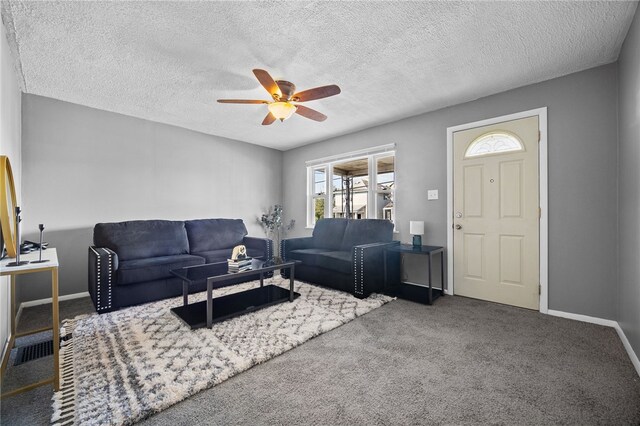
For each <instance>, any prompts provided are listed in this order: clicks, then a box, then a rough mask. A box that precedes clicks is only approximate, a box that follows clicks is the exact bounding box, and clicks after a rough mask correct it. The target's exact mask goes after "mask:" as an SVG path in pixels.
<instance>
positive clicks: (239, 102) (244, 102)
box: [218, 99, 269, 104]
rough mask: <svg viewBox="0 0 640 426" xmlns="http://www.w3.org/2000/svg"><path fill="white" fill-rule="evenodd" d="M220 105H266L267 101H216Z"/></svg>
mask: <svg viewBox="0 0 640 426" xmlns="http://www.w3.org/2000/svg"><path fill="white" fill-rule="evenodd" d="M218 102H220V103H221V104H268V103H269V101H258V100H252V99H218Z"/></svg>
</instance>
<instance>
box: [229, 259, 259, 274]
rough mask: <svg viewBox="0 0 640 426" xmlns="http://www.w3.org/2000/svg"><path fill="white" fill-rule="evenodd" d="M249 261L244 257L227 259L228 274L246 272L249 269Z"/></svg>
mask: <svg viewBox="0 0 640 426" xmlns="http://www.w3.org/2000/svg"><path fill="white" fill-rule="evenodd" d="M252 260H253V259H251V258H250V257H245V258H244V259H238V260H233V259H227V265H228V267H229V273H235V272H242V271H248V270H250V269H251V261H252Z"/></svg>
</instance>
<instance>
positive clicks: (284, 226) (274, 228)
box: [259, 204, 296, 263]
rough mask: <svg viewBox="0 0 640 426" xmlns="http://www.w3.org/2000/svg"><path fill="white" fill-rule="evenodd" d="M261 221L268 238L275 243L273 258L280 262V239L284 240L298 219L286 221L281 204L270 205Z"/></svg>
mask: <svg viewBox="0 0 640 426" xmlns="http://www.w3.org/2000/svg"><path fill="white" fill-rule="evenodd" d="M259 221H260V223H261V224H262V227H263V228H264V232H265V234H266V235H267V238H271V239H272V240H273V243H274V244H275V247H274V249H273V260H274V261H275V262H276V263H278V262H280V261H281V256H280V254H281V253H280V241H282V238H283V237H284V236H285V234H286V232H287V231H290V230H291V229H292V228H293V226H294V225H295V223H296V221H295V220H293V219H292V220H291V221H289V222H288V223H285V220H284V213H283V208H282V206H281V205H280V204H276V205H274V206H273V207H269V210H268V211H267V213H264V214H263V215H262V217H260V220H259Z"/></svg>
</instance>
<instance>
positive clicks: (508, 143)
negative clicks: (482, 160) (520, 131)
mask: <svg viewBox="0 0 640 426" xmlns="http://www.w3.org/2000/svg"><path fill="white" fill-rule="evenodd" d="M510 151H524V146H523V145H522V142H520V139H518V137H517V136H516V135H514V134H512V133H508V132H504V131H500V132H490V133H485V134H484V135H481V136H479V137H477V138H476V139H475V140H474V141H473V142H471V144H470V145H469V147H468V148H467V151H466V152H465V153H464V157H465V158H469V157H480V156H482V155H489V154H499V153H503V152H510Z"/></svg>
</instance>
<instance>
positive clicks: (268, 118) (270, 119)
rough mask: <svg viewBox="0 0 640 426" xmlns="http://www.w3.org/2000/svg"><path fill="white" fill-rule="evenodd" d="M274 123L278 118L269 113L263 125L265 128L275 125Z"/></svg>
mask: <svg viewBox="0 0 640 426" xmlns="http://www.w3.org/2000/svg"><path fill="white" fill-rule="evenodd" d="M274 121H276V117H275V115H273V114H271V113H268V114H267V116H266V117H265V118H264V120H262V125H263V126H268V125H269V124H271V123H273V122H274Z"/></svg>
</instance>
